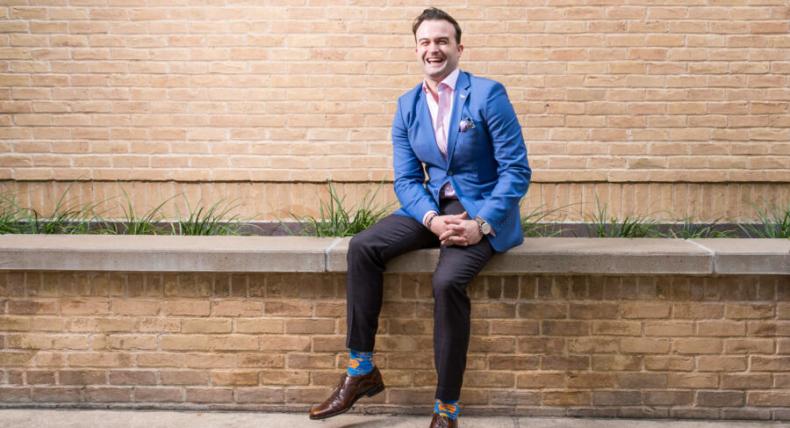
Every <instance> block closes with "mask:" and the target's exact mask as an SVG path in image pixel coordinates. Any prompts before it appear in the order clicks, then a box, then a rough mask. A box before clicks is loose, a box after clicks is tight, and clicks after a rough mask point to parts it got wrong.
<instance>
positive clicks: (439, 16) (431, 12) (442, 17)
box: [411, 7, 461, 44]
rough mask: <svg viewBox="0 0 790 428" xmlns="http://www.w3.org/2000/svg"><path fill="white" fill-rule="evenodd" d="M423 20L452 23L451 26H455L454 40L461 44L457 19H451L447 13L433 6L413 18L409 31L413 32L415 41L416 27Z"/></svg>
mask: <svg viewBox="0 0 790 428" xmlns="http://www.w3.org/2000/svg"><path fill="white" fill-rule="evenodd" d="M423 21H447V22H449V23H450V24H453V27H455V42H456V43H458V44H461V26H460V25H458V21H456V20H455V19H453V17H452V16H450V14H449V13H447V12H445V11H443V10H441V9H437V8H435V7H432V8H430V9H425V10H423V11H422V13H421V14H420V16H418V17H417V18H415V19H414V24H412V26H411V32H412V33H414V41H415V42H416V41H417V28H419V27H420V24H422V22H423Z"/></svg>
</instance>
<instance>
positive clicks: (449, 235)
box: [439, 229, 455, 241]
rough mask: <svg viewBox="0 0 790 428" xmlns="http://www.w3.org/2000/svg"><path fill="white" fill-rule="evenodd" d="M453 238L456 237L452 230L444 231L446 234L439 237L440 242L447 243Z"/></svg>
mask: <svg viewBox="0 0 790 428" xmlns="http://www.w3.org/2000/svg"><path fill="white" fill-rule="evenodd" d="M451 236H455V231H454V230H452V229H447V230H445V231H444V233H442V234H441V235H439V240H440V241H445V240H447V238H449V237H451Z"/></svg>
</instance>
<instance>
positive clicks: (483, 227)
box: [480, 223, 491, 235]
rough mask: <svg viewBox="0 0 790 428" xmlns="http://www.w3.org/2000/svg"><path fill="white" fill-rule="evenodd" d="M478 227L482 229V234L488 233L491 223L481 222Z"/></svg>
mask: <svg viewBox="0 0 790 428" xmlns="http://www.w3.org/2000/svg"><path fill="white" fill-rule="evenodd" d="M480 229H481V230H482V231H483V235H488V234H489V233H491V225H490V224H488V223H483V224H481V225H480Z"/></svg>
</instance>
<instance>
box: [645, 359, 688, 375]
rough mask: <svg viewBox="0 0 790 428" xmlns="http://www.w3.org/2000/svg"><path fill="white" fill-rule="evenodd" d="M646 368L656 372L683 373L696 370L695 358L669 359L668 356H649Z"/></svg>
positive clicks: (646, 360)
mask: <svg viewBox="0 0 790 428" xmlns="http://www.w3.org/2000/svg"><path fill="white" fill-rule="evenodd" d="M645 368H646V369H647V370H656V371H683V372H689V371H692V370H694V358H693V357H668V356H649V357H645Z"/></svg>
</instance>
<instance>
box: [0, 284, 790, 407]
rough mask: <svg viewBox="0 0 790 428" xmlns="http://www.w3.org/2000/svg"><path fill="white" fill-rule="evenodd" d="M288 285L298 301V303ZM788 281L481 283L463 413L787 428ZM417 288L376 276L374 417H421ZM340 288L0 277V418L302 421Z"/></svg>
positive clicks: (335, 321)
mask: <svg viewBox="0 0 790 428" xmlns="http://www.w3.org/2000/svg"><path fill="white" fill-rule="evenodd" d="M297 285H298V286H297ZM786 285H787V278H786V277H771V276H762V277H718V278H702V277H686V276H653V277H615V276H612V277H585V276H526V275H525V276H482V277H480V278H478V279H477V280H476V282H474V283H473V284H472V285H471V286H470V289H469V290H470V295H471V296H472V302H473V303H472V306H473V321H472V333H473V339H472V342H471V345H470V352H469V361H468V369H467V375H466V379H465V387H464V390H463V394H462V402H463V403H464V405H465V406H464V407H465V412H466V413H481V412H494V413H500V414H530V415H537V414H540V415H562V414H568V415H602V416H621V417H690V418H713V419H716V418H736V419H737V418H749V419H780V420H790V411H788V408H790V392H789V391H790V292H789V291H788V288H787V287H786ZM430 287H431V286H430V276H429V275H406V274H403V275H388V276H386V287H385V290H386V295H385V304H384V310H383V314H382V322H381V326H380V327H381V328H380V332H379V336H378V342H377V350H378V353H377V356H376V361H377V363H378V365H379V366H380V367H381V368H382V370H383V375H384V378H385V381H386V383H387V385H388V389H387V390H386V392H385V393H384V394H381V395H379V396H377V397H375V398H374V399H369V400H365V401H364V402H365V403H366V404H365V406H366V407H367V408H368V410H370V411H396V412H408V411H412V412H414V411H416V412H419V411H428V408H429V407H428V406H430V405H431V400H432V397H433V386H434V385H435V375H434V370H433V366H432V365H433V363H432V362H433V358H432V340H431V334H432V310H433V303H432V298H431V289H430ZM344 299H345V285H344V276H343V275H328V274H325V275H318V274H253V275H227V274H157V273H146V274H126V273H91V272H81V273H64V272H51V273H42V272H2V273H1V274H0V313H1V314H2V315H0V402H2V403H3V404H6V405H9V404H11V405H20V404H26V405H36V406H44V405H53V404H59V405H79V406H106V405H118V406H132V407H150V406H159V407H200V406H203V407H213V408H235V409H242V408H245V409H263V408H266V409H286V410H292V411H304V410H306V408H307V406H308V405H309V404H311V403H314V402H317V401H320V400H322V399H323V398H324V397H325V395H326V394H327V393H328V391H329V389H330V388H331V386H332V385H334V384H335V382H336V381H337V378H338V375H339V373H340V371H341V368H342V367H343V366H344V364H345V353H344V338H345V333H344V332H345V318H344V317H345V303H344V302H345V300H344Z"/></svg>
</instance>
